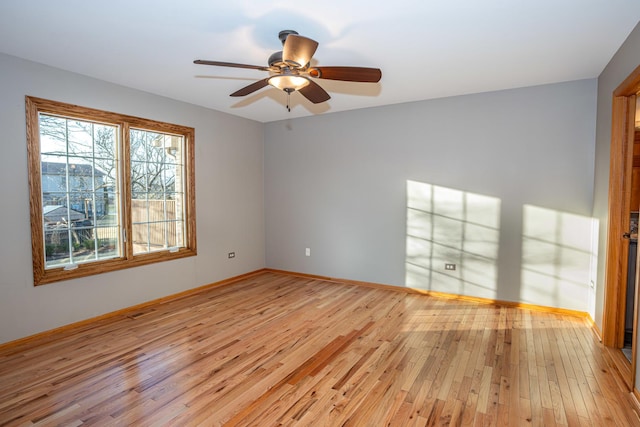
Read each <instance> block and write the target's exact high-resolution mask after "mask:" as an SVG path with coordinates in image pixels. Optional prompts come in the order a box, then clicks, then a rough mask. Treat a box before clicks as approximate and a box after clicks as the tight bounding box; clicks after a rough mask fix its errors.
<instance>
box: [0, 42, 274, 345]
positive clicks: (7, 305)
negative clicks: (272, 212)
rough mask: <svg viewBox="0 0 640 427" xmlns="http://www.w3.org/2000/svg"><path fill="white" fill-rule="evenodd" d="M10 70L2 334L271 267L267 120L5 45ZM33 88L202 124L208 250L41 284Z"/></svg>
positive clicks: (199, 173) (1, 82) (5, 93)
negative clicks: (22, 55) (267, 252)
mask: <svg viewBox="0 0 640 427" xmlns="http://www.w3.org/2000/svg"><path fill="white" fill-rule="evenodd" d="M0 76H2V78H1V79H0V93H1V94H2V96H0V129H2V158H1V159H2V160H1V161H2V168H0V179H1V180H2V181H1V182H2V183H3V185H2V186H0V200H2V209H1V212H2V214H1V215H2V216H1V218H0V219H1V220H0V236H2V244H0V343H1V342H6V341H10V340H13V339H17V338H20V337H24V336H27V335H31V334H34V333H37V332H40V331H44V330H48V329H52V328H55V327H58V326H62V325H65V324H69V323H72V322H76V321H79V320H83V319H87V318H90V317H93V316H98V315H101V314H103V313H107V312H111V311H114V310H118V309H121V308H125V307H128V306H131V305H135V304H138V303H142V302H145V301H148V300H151V299H155V298H159V297H162V296H166V295H170V294H174V293H177V292H180V291H183V290H187V289H191V288H194V287H197V286H201V285H206V284H208V283H212V282H215V281H218V280H222V279H225V278H228V277H232V276H235V275H239V274H242V273H246V272H249V271H253V270H257V269H260V268H263V267H264V264H265V259H264V214H263V171H262V167H263V135H264V125H263V124H261V123H257V122H253V121H249V120H246V119H241V118H238V117H234V116H230V115H226V114H222V113H219V112H215V111H212V110H207V109H204V108H200V107H196V106H193V105H190V104H185V103H182V102H177V101H173V100H170V99H167V98H162V97H159V96H156V95H151V94H148V93H144V92H140V91H135V90H132V89H128V88H124V87H121V86H116V85H113V84H110V83H107V82H103V81H99V80H94V79H90V78H87V77H84V76H80V75H77V74H72V73H68V72H65V71H62V70H58V69H54V68H49V67H45V66H42V65H39V64H35V63H32V62H28V61H23V60H20V59H17V58H14V57H11V56H7V55H1V54H0ZM25 95H32V96H37V97H42V98H47V99H53V100H57V101H62V102H69V103H74V104H78V105H82V106H86V107H92V108H98V109H103V110H109V111H115V112H118V113H123V114H130V115H135V116H138V117H145V118H149V119H153V120H161V121H167V122H171V123H177V124H180V125H185V126H191V127H194V128H195V132H196V194H197V197H196V211H197V217H196V219H197V239H198V256H197V257H191V258H186V259H180V260H175V261H170V262H166V263H161V264H153V265H150V266H144V267H137V268H132V269H127V270H122V271H118V272H112V273H106V274H101V275H97V276H92V277H88V278H83V279H76V280H70V281H65V282H59V283H54V284H49V285H45V286H39V287H34V286H33V279H32V268H31V246H30V245H31V242H30V235H31V234H30V225H29V198H28V184H27V179H28V177H27V150H26V136H25V135H26V133H25V110H24V97H25ZM229 251H235V253H236V258H235V259H233V260H229V259H227V252H229Z"/></svg>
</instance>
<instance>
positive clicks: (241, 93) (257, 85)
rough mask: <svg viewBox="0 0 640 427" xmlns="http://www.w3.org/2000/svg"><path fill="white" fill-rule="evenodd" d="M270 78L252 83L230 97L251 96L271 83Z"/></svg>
mask: <svg viewBox="0 0 640 427" xmlns="http://www.w3.org/2000/svg"><path fill="white" fill-rule="evenodd" d="M268 81H269V77H267V78H266V79H262V80H258V81H257V82H254V83H251V84H250V85H249V86H245V87H243V88H242V89H239V90H237V91H235V92H233V93H232V94H231V95H229V96H246V95H249V94H250V93H253V92H255V91H257V90H259V89H262V88H263V87H265V86H267V85H268V84H269V83H268Z"/></svg>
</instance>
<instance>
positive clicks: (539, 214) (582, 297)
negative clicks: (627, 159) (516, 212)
mask: <svg viewBox="0 0 640 427" xmlns="http://www.w3.org/2000/svg"><path fill="white" fill-rule="evenodd" d="M594 222H597V220H595V219H593V218H590V217H585V216H581V215H575V214H570V213H566V212H559V211H555V210H552V209H546V208H541V207H538V206H532V205H525V206H524V209H523V225H522V228H523V233H522V274H521V288H520V300H521V301H522V302H525V303H529V304H538V305H545V306H551V307H562V308H568V309H572V310H580V311H588V310H589V309H590V305H591V304H590V300H591V299H592V295H591V294H592V293H593V289H591V285H590V283H591V278H592V277H595V276H593V274H594V271H593V269H594V259H595V257H596V255H594V248H596V247H597V246H594V241H595V242H597V236H594V233H597V229H598V228H597V224H595V223H594ZM594 238H595V240H594Z"/></svg>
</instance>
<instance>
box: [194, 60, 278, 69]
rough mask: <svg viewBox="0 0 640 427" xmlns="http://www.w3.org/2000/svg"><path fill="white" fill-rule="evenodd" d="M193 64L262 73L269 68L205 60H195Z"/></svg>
mask: <svg viewBox="0 0 640 427" xmlns="http://www.w3.org/2000/svg"><path fill="white" fill-rule="evenodd" d="M193 63H194V64H198V65H216V66H218V67H233V68H249V69H251V70H262V71H269V70H270V68H268V67H261V66H260V65H247V64H236V63H235V62H220V61H207V60H205V59H196V60H195V61H193Z"/></svg>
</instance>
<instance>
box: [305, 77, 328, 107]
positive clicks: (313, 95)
mask: <svg viewBox="0 0 640 427" xmlns="http://www.w3.org/2000/svg"><path fill="white" fill-rule="evenodd" d="M298 92H300V93H301V94H302V95H303V96H304V97H305V98H307V99H308V100H309V101H311V102H313V103H314V104H319V103H321V102H325V101H328V100H329V99H331V96H329V94H328V93H327V91H326V90H324V89H322V87H320V85H319V84H318V83H316V82H313V81H311V80H309V84H308V85H306V86H305V87H303V88H302V89H298Z"/></svg>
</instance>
